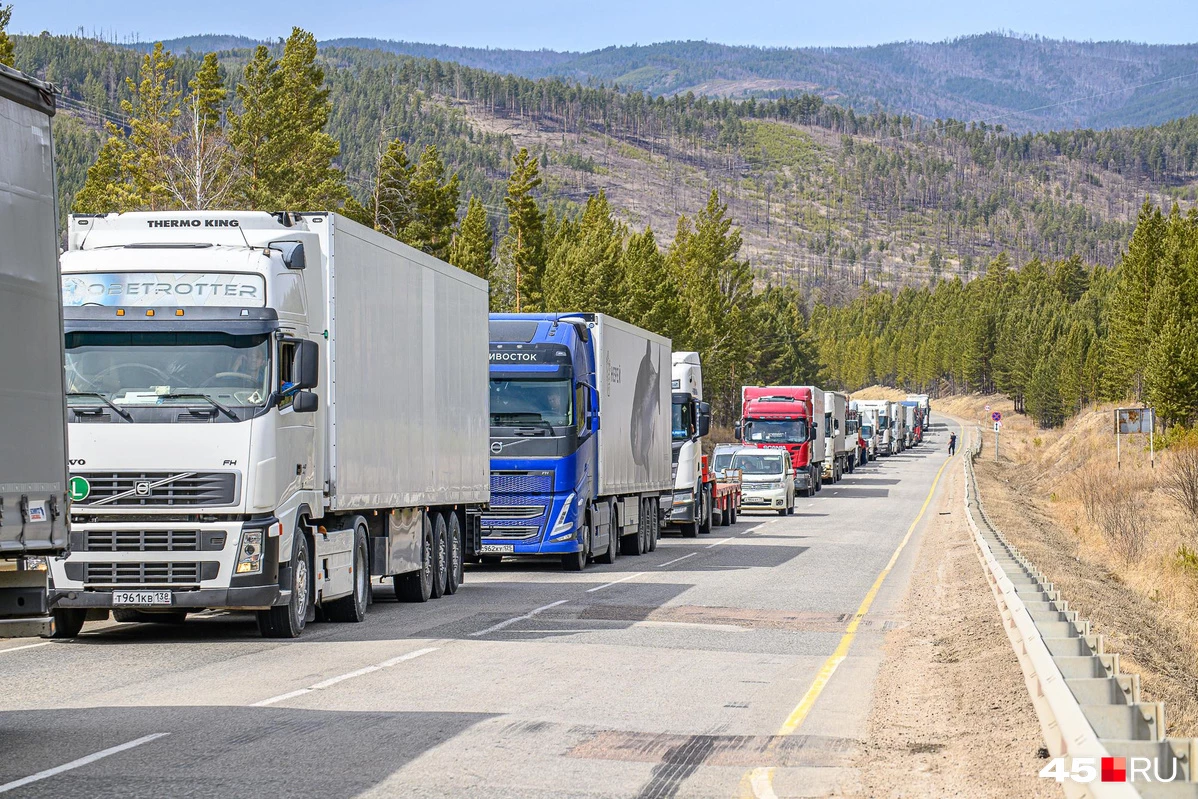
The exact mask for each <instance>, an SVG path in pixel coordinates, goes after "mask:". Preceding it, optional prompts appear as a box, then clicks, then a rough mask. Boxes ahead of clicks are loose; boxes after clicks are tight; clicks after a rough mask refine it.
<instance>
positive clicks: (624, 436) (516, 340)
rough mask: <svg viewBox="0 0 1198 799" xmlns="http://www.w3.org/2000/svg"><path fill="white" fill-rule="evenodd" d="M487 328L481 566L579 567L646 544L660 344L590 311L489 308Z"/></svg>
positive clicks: (663, 360) (665, 449) (662, 477)
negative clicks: (545, 562)
mask: <svg viewBox="0 0 1198 799" xmlns="http://www.w3.org/2000/svg"><path fill="white" fill-rule="evenodd" d="M490 327H491V330H490V337H491V348H490V350H491V352H490V378H491V379H490V386H491V408H490V411H491V504H490V507H489V509H488V510H487V511H485V512H484V514H483V520H482V546H481V548H480V550H479V551H480V558H481V559H482V561H483V562H484V563H497V562H499V561H500V560H502V558H503V557H504V556H540V557H545V556H548V557H557V558H560V559H561V561H562V565H563V566H564V567H565V568H566V569H567V570H570V571H580V570H582V569H583V568H585V566H586V564H587V561H588V560H589V559H591V558H594V559H595V560H598V561H599V562H600V563H612V562H613V561H614V560H615V559H616V557H617V556H618V555H621V554H624V555H639V554H641V553H643V552H647V551H651V550H653V549H655V548H656V547H657V539H658V535H659V531H660V527H661V521H662V508H663V506H664V505H666V504H668V498H669V496H670V493H671V487H672V481H671V476H670V435H671V427H670V410H671V408H670V351H671V345H670V340H669V339H667V338H663V337H662V336H658V335H656V334H653V333H650V332H648V331H646V330H641V329H640V328H638V327H635V326H633V325H630V324H627V323H625V322H621V321H620V320H618V319H615V318H613V317H611V316H606V315H604V314H592V313H570V314H543V313H542V314H492V315H491V322H490ZM663 498H667V501H666V502H663Z"/></svg>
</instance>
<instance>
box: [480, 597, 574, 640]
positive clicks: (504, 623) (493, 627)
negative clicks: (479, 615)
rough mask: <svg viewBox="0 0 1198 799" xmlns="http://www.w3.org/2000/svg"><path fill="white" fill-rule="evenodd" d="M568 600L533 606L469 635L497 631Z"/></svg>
mask: <svg viewBox="0 0 1198 799" xmlns="http://www.w3.org/2000/svg"><path fill="white" fill-rule="evenodd" d="M569 601H570V600H568V599H559V600H558V601H556V602H550V603H549V604H548V605H541V607H539V608H534V609H533V610H530V611H528V612H527V613H525V614H524V615H523V616H516V617H515V618H512V619H508V620H507V621H501V622H499V624H492V625H491V626H490V627H488V628H487V629H485V630H479V631H478V632H473V633H470V634H469V635H470V637H471V638H478V637H479V636H481V635H487V634H488V633H494V632H499V631H500V630H502V629H503V628H505V627H511V626H512V625H513V624H515V623H516V622H521V621H525V620H526V619H531V618H532V617H533V616H536V615H537V614H538V613H543V612H545V611H546V610H549V609H550V608H556V607H557V606H558V605H564V604H566V603H567V602H569Z"/></svg>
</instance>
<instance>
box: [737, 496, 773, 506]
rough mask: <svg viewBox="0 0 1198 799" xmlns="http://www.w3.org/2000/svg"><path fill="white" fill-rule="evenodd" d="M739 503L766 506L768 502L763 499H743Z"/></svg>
mask: <svg viewBox="0 0 1198 799" xmlns="http://www.w3.org/2000/svg"><path fill="white" fill-rule="evenodd" d="M741 501H742V502H745V503H746V504H749V505H768V504H769V502H770V501H769V500H768V499H766V498H765V497H745V498H743V499H742V500H741Z"/></svg>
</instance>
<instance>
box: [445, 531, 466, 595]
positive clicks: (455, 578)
mask: <svg viewBox="0 0 1198 799" xmlns="http://www.w3.org/2000/svg"><path fill="white" fill-rule="evenodd" d="M447 576H448V578H449V579H448V581H447V582H446V583H445V593H447V594H456V593H457V592H458V589H459V588H460V587H461V586H462V579H463V577H464V574H463V570H462V521H461V519H459V518H458V514H457V513H455V512H453V511H450V513H449V569H448V572H447Z"/></svg>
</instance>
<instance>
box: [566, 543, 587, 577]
mask: <svg viewBox="0 0 1198 799" xmlns="http://www.w3.org/2000/svg"><path fill="white" fill-rule="evenodd" d="M586 566H587V548H586V542H585V541H583V542H582V549H580V550H579V551H577V552H571V553H570V554H568V555H562V568H563V569H565V570H566V571H568V572H580V571H582V570H583V569H585V568H586Z"/></svg>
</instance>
